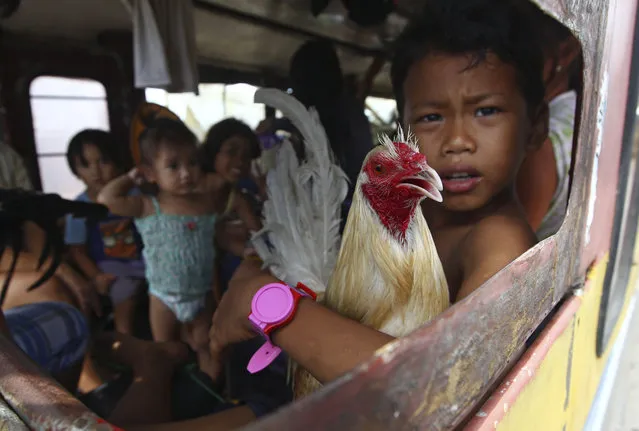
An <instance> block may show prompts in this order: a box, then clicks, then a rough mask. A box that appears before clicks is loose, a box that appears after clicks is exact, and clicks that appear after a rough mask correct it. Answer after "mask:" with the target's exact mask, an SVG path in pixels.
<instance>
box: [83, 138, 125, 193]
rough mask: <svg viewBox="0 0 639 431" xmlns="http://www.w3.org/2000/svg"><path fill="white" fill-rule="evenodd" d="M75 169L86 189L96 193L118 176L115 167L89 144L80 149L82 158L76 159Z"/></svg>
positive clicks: (96, 148) (95, 147)
mask: <svg viewBox="0 0 639 431" xmlns="http://www.w3.org/2000/svg"><path fill="white" fill-rule="evenodd" d="M75 169H76V171H77V173H78V177H79V178H80V179H81V180H82V182H83V183H84V184H86V186H87V188H88V189H90V190H93V191H96V192H98V191H100V190H101V189H102V187H104V186H105V185H106V184H107V183H109V182H110V181H111V180H113V179H114V178H115V177H116V176H117V175H118V169H117V167H116V166H115V165H114V164H113V163H112V162H110V161H107V160H106V159H105V158H104V157H103V155H102V153H101V152H100V150H99V149H98V147H97V146H95V145H94V144H92V143H90V142H87V143H85V144H84V146H83V147H82V157H76V159H75Z"/></svg>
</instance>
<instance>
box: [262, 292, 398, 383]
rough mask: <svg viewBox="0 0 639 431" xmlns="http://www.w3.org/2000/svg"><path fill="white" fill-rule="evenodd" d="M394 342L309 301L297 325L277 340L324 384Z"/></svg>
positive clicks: (301, 308) (283, 331)
mask: <svg viewBox="0 0 639 431" xmlns="http://www.w3.org/2000/svg"><path fill="white" fill-rule="evenodd" d="M309 328H322V329H321V330H310V331H309ZM393 340H394V338H393V337H391V336H390V335H387V334H384V333H382V332H379V331H376V330H374V329H372V328H369V327H368V326H365V325H362V324H361V323H359V322H356V321H354V320H350V319H347V318H346V317H343V316H341V315H339V314H337V313H335V312H333V311H331V310H329V309H328V308H326V307H323V306H321V305H319V304H317V303H316V302H313V301H311V300H309V299H303V300H301V301H300V304H299V307H298V309H297V313H296V314H295V318H294V319H293V321H292V322H291V323H290V324H289V325H287V326H285V327H284V328H282V329H280V330H279V331H277V332H276V333H275V335H274V338H273V341H274V342H275V344H276V345H278V346H280V347H281V348H282V349H283V350H285V351H286V352H287V353H288V354H289V356H291V358H293V359H294V360H295V361H296V362H297V363H298V364H300V365H301V366H302V367H304V368H305V369H307V370H308V371H309V372H310V373H311V374H312V375H313V376H315V378H316V379H318V380H319V381H320V382H323V383H326V382H330V381H332V380H335V379H337V378H338V377H340V376H342V375H344V374H345V373H347V372H348V371H350V370H352V369H353V368H355V367H356V366H357V365H359V364H361V363H363V362H365V361H366V360H367V359H370V357H371V356H372V355H373V354H374V353H375V351H376V350H377V349H379V348H380V347H382V346H384V345H385V344H388V343H390V342H391V341H393Z"/></svg>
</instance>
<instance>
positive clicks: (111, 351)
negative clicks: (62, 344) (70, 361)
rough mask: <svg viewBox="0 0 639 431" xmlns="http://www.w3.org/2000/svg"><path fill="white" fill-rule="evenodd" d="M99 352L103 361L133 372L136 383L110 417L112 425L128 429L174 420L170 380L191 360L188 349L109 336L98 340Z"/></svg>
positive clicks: (174, 344) (180, 345)
mask: <svg viewBox="0 0 639 431" xmlns="http://www.w3.org/2000/svg"><path fill="white" fill-rule="evenodd" d="M96 350H97V353H98V354H99V355H100V356H101V357H105V358H108V359H109V360H112V361H114V362H117V363H120V364H123V365H128V366H130V367H131V368H132V369H133V383H132V384H131V386H130V387H129V389H128V390H127V392H126V393H125V394H124V396H123V397H122V398H121V399H120V401H119V402H118V404H117V405H116V407H115V409H114V410H113V412H112V413H111V415H110V417H109V420H110V421H112V422H113V423H115V424H118V425H121V426H122V425H126V426H129V425H137V424H157V423H163V422H168V421H170V420H171V416H172V413H171V379H172V377H173V372H174V371H175V367H176V366H177V365H179V364H180V363H182V362H184V361H185V360H186V358H187V356H188V350H187V348H186V345H184V344H183V343H180V342H175V341H171V342H164V343H155V342H151V341H144V340H139V339H137V338H134V337H132V336H130V335H125V334H118V333H108V334H102V335H100V336H98V338H97V340H96Z"/></svg>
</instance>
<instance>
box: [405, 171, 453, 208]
mask: <svg viewBox="0 0 639 431" xmlns="http://www.w3.org/2000/svg"><path fill="white" fill-rule="evenodd" d="M400 185H401V186H403V187H412V188H414V189H419V191H420V192H421V193H423V196H424V197H427V198H429V199H432V200H434V201H436V202H441V201H442V200H443V198H442V194H441V191H442V190H443V188H444V187H443V185H442V180H441V178H439V175H438V174H437V172H436V171H435V169H433V168H431V167H430V166H428V165H425V166H424V167H423V169H422V171H421V172H419V173H417V174H416V175H414V176H411V177H407V178H404V179H403V180H402V182H401V184H400Z"/></svg>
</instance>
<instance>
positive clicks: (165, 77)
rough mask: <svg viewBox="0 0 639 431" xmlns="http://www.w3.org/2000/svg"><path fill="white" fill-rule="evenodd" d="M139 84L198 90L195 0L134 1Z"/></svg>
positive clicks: (136, 77) (137, 81) (135, 61)
mask: <svg viewBox="0 0 639 431" xmlns="http://www.w3.org/2000/svg"><path fill="white" fill-rule="evenodd" d="M133 55H134V67H135V86H136V87H137V88H147V87H154V88H163V89H165V90H166V91H168V92H171V93H187V92H192V93H195V94H197V93H198V84H199V75H198V71H197V52H196V46H195V25H194V19H193V3H192V2H191V1H186V0H133Z"/></svg>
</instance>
